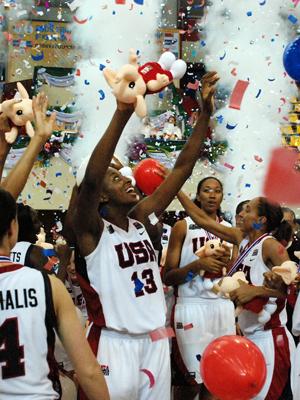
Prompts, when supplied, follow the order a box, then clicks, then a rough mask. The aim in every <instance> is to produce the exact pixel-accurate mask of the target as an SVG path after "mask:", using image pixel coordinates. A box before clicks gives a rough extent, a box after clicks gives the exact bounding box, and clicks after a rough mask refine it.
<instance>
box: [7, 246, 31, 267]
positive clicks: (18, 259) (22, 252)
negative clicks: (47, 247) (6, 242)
mask: <svg viewBox="0 0 300 400" xmlns="http://www.w3.org/2000/svg"><path fill="white" fill-rule="evenodd" d="M31 245H32V243H30V242H17V243H16V245H15V247H14V248H13V249H12V250H11V251H10V259H11V261H12V262H15V263H20V264H22V265H25V264H26V262H25V259H26V255H27V251H28V249H29V247H30V246H31Z"/></svg>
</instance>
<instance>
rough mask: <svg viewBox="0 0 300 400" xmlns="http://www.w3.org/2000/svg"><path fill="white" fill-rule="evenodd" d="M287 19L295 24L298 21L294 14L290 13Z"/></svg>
mask: <svg viewBox="0 0 300 400" xmlns="http://www.w3.org/2000/svg"><path fill="white" fill-rule="evenodd" d="M288 20H289V21H290V22H291V23H292V24H296V23H297V22H298V18H296V17H295V16H294V15H292V14H290V15H289V16H288Z"/></svg>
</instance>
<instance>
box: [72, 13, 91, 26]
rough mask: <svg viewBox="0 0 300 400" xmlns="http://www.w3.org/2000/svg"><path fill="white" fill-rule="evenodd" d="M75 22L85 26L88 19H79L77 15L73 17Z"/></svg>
mask: <svg viewBox="0 0 300 400" xmlns="http://www.w3.org/2000/svg"><path fill="white" fill-rule="evenodd" d="M73 21H75V22H77V24H81V25H82V24H85V23H86V22H87V21H88V18H85V19H78V18H77V17H76V15H73Z"/></svg>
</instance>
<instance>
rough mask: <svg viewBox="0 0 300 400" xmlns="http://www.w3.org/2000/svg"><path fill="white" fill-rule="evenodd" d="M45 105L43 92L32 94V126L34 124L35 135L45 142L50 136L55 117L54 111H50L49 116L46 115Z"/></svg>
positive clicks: (46, 103) (45, 97) (45, 100)
mask: <svg viewBox="0 0 300 400" xmlns="http://www.w3.org/2000/svg"><path fill="white" fill-rule="evenodd" d="M47 106H48V99H47V96H46V95H45V93H39V94H38V95H37V96H34V97H33V99H32V109H33V115H34V126H35V135H36V136H37V137H39V138H41V139H43V140H44V141H45V142H46V141H47V140H48V139H49V138H50V137H51V135H52V132H53V128H54V122H55V118H56V113H55V112H53V113H51V115H50V117H47V115H46V112H47Z"/></svg>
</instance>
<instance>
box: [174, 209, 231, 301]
mask: <svg viewBox="0 0 300 400" xmlns="http://www.w3.org/2000/svg"><path fill="white" fill-rule="evenodd" d="M184 220H185V222H186V235H185V238H184V242H183V246H182V250H181V257H180V263H179V268H182V267H185V266H186V265H187V264H190V263H191V262H193V261H195V260H197V259H198V256H196V255H195V252H196V251H197V250H199V249H200V247H202V246H204V244H205V243H206V242H207V241H208V240H210V239H218V237H217V236H215V235H213V234H211V233H208V232H207V231H206V230H205V229H203V228H200V227H199V226H198V225H196V224H195V223H194V221H193V220H192V219H191V218H190V217H186V218H185V219H184ZM220 223H221V224H222V225H225V226H231V225H230V224H229V222H227V221H224V220H222V221H221V222H220ZM219 280H220V278H217V279H212V281H213V282H218V281H219ZM178 297H201V298H206V299H216V298H218V297H219V296H218V295H216V294H215V293H213V292H212V291H211V290H206V289H205V288H204V285H203V278H202V277H200V275H199V274H197V275H196V276H195V277H194V278H193V279H192V280H190V281H189V282H186V283H184V284H182V285H179V286H178Z"/></svg>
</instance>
